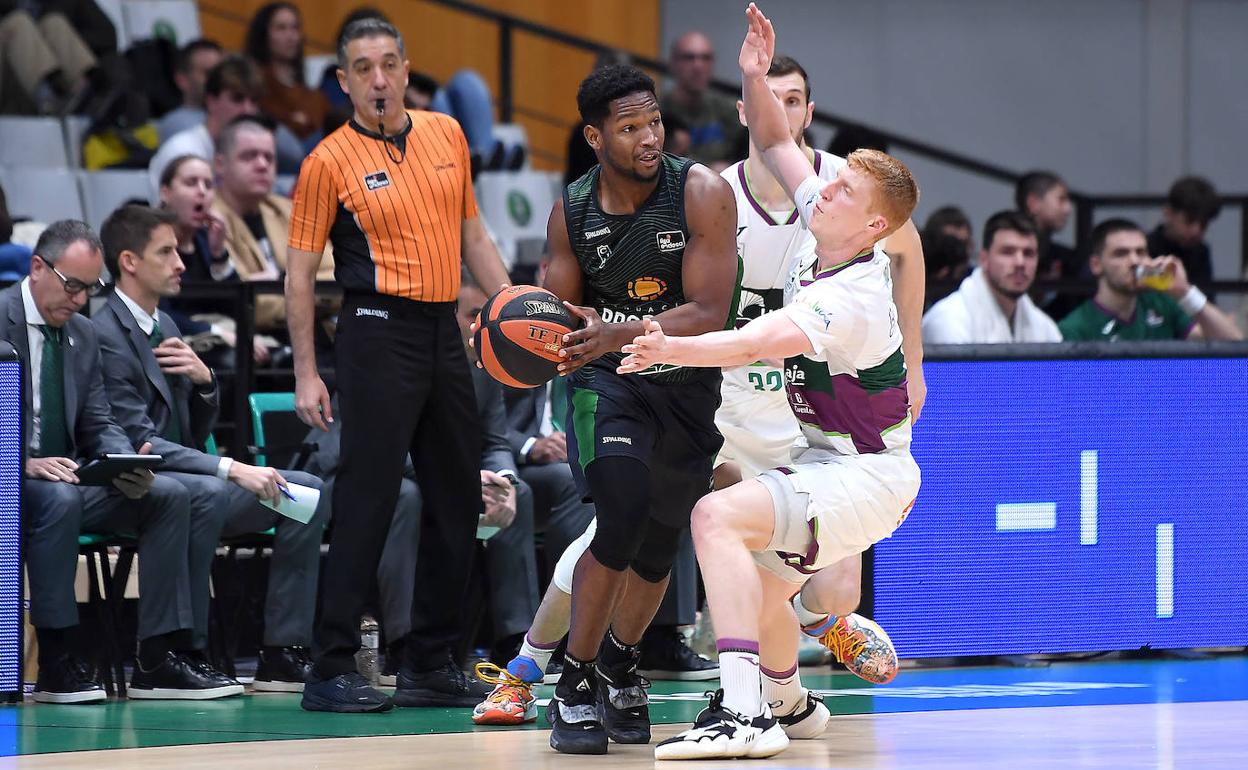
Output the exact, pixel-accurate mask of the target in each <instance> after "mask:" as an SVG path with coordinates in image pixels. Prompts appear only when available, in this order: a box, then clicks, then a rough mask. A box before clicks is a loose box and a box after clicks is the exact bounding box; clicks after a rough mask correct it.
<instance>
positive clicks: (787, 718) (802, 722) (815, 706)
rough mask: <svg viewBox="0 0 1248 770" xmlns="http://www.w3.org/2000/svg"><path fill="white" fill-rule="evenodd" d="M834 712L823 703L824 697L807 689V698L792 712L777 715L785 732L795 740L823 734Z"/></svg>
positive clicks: (803, 739) (808, 738) (811, 738)
mask: <svg viewBox="0 0 1248 770" xmlns="http://www.w3.org/2000/svg"><path fill="white" fill-rule="evenodd" d="M831 718H832V713H831V712H829V711H828V707H827V706H825V705H823V698H820V697H819V696H818V695H815V694H814V693H813V692H811V691H810V690H806V700H804V701H803V702H802V703H801V705H799V706H798V707H797V708H795V709H793V712H792V713H790V714H785V715H783V716H779V715H778V716H776V721H777V722H779V723H780V727H782V728H784V734H785V735H787V736H789V737H790V738H792V739H794V740H799V741H808V740H813V739H815V738H819V737H822V736H823V731H824V730H826V729H827V727H828V720H829V719H831Z"/></svg>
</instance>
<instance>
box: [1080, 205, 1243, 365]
mask: <svg viewBox="0 0 1248 770" xmlns="http://www.w3.org/2000/svg"><path fill="white" fill-rule="evenodd" d="M1089 266H1090V267H1091V269H1092V274H1093V275H1095V276H1096V277H1097V287H1096V296H1095V297H1093V298H1092V299H1090V300H1088V301H1087V302H1085V303H1083V304H1082V305H1080V306H1079V307H1077V308H1075V309H1074V311H1072V312H1071V313H1070V315H1068V316H1066V317H1065V318H1064V319H1062V322H1061V323H1060V324H1058V327H1059V328H1060V329H1061V330H1062V337H1063V338H1065V339H1066V340H1068V341H1087V340H1106V341H1117V340H1176V339H1177V340H1181V339H1201V338H1203V339H1210V340H1242V339H1243V334H1241V333H1240V331H1239V329H1238V328H1237V327H1236V326H1235V323H1234V322H1233V321H1232V320H1231V319H1230V317H1228V316H1227V315H1226V313H1224V312H1222V311H1221V310H1220V309H1219V308H1218V307H1217V306H1216V305H1214V304H1213V303H1212V302H1210V301H1209V300H1208V298H1207V297H1205V295H1204V293H1203V292H1201V290H1200V289H1198V288H1196V287H1195V286H1193V285H1191V283H1189V282H1188V279H1187V271H1186V269H1184V267H1183V263H1182V262H1181V261H1179V260H1178V259H1177V258H1175V257H1174V256H1163V257H1156V258H1153V257H1149V255H1148V241H1147V238H1146V236H1145V235H1144V231H1143V230H1141V229H1140V227H1139V226H1138V225H1136V224H1135V223H1134V222H1131V221H1128V220H1126V219H1110V220H1106V221H1105V222H1102V223H1100V224H1099V225H1097V226H1096V228H1095V229H1094V230H1093V231H1092V244H1091V254H1090V261H1089ZM1142 271H1148V272H1151V271H1155V272H1156V273H1157V275H1155V276H1154V277H1153V278H1152V279H1150V281H1154V282H1155V283H1154V285H1155V287H1156V288H1149V286H1146V285H1145V282H1144V280H1145V279H1144V277H1143V276H1142V275H1141V272H1142ZM1162 287H1164V289H1163V288H1162Z"/></svg>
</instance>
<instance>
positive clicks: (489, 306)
mask: <svg viewBox="0 0 1248 770" xmlns="http://www.w3.org/2000/svg"><path fill="white" fill-rule="evenodd" d="M477 324H478V328H477V332H476V335H475V336H474V337H473V345H474V346H475V348H476V350H477V356H478V357H479V358H480V360H481V366H482V367H484V369H485V371H486V372H488V373H489V375H490V376H491V377H493V378H494V379H496V380H498V381H499V382H501V383H503V384H504V385H510V386H512V387H515V388H535V387H537V386H538V385H543V384H545V383H546V382H548V381H549V380H550V379H551V378H552V377H554V376H555V374H556V373H557V372H556V367H557V366H558V365H559V361H560V358H559V348H560V347H561V346H562V344H563V335H564V334H567V333H568V332H570V331H572V330H573V329H575V328H576V325H577V324H576V319H574V318H573V317H572V315H571V314H570V313H569V312H568V311H567V308H565V307H564V306H563V303H562V302H560V301H559V298H558V297H556V296H555V295H554V294H551V293H550V292H548V291H546V290H545V289H542V288H538V287H537V286H509V287H507V288H506V289H503V290H502V291H500V292H498V293H497V294H495V295H494V296H493V297H490V299H489V300H488V301H487V302H486V303H485V305H484V306H483V307H482V308H481V313H480V315H478V316H477Z"/></svg>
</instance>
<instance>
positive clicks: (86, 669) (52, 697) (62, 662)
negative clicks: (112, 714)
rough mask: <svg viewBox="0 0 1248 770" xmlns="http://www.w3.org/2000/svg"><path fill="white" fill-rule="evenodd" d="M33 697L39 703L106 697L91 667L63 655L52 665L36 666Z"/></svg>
mask: <svg viewBox="0 0 1248 770" xmlns="http://www.w3.org/2000/svg"><path fill="white" fill-rule="evenodd" d="M33 697H34V699H35V700H36V701H38V702H39V703H97V702H99V701H102V700H105V699H106V698H107V697H108V696H107V695H106V694H105V692H104V688H103V687H101V686H100V680H99V679H98V678H97V677H96V674H95V667H94V666H91V665H89V664H87V663H86V662H84V661H82V660H80V659H79V658H76V657H74V656H73V655H69V654H65V655H60V656H58V657H57V659H56V660H54V661H53V662H52V663H51V665H47V666H42V665H41V666H39V679H38V681H37V682H35V691H34V696H33Z"/></svg>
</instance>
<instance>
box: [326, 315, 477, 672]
mask: <svg viewBox="0 0 1248 770" xmlns="http://www.w3.org/2000/svg"><path fill="white" fill-rule="evenodd" d="M335 347H336V354H337V381H338V392H339V411H340V413H341V418H342V421H343V422H342V455H341V459H340V465H339V469H338V476H337V480H336V481H335V483H334V491H333V506H334V514H333V516H334V528H333V534H332V536H331V539H330V545H329V557H328V559H327V561H326V563H325V571H324V583H323V588H322V595H321V615H320V620H319V622H318V624H317V628H316V640H315V643H314V645H313V650H312V651H313V654H314V656H315V659H316V672H317V674H318V675H319V676H320V677H322V678H329V677H333V676H337V675H339V674H344V673H348V672H350V671H354V670H355V660H354V655H355V652H356V650H358V649H359V646H360V616H361V614H362V613H363V611H364V604H365V602H366V601H367V599H368V597H369V593H370V590H371V588H372V585H373V580H374V577H375V575H376V574H377V565H378V563H379V561H380V560H381V552H382V549H383V547H384V546H385V541H386V535H387V533H388V532H389V530H390V521H391V519H392V518H393V517H394V508H395V504H396V503H397V501H398V496H399V484H400V481H401V479H402V477H403V464H404V457H405V454H406V453H409V452H410V453H411V457H412V464H413V465H414V466H415V468H416V479H417V483H418V484H419V485H420V489H421V492H422V494H423V496H424V501H425V507H424V514H423V515H422V517H421V531H420V546H419V549H418V551H417V557H416V563H415V564H413V565H411V567H412V569H413V570H414V571H415V573H416V591H415V594H414V596H413V600H412V630H411V634H410V635H409V637H408V650H407V659H408V661H409V662H410V663H411V664H412V665H414V666H416V667H418V668H425V669H426V670H429V669H434V668H437V667H439V666H441V665H443V664H445V663H446V661H447V659H448V658H447V656H448V654H449V653H450V652H451V651H452V650H453V649H454V647H455V644H456V642H457V640H458V637H459V633H460V626H461V618H462V615H463V600H464V594H465V591H466V588H467V585H468V578H469V574H470V571H471V569H472V555H473V548H474V544H475V541H476V530H477V518H478V516H479V515H480V513H481V510H482V508H481V477H480V472H479V468H480V465H481V428H480V421H479V417H478V415H477V405H476V399H475V396H474V394H473V387H472V375H471V373H470V371H469V369H468V357H467V355H466V353H465V351H464V343H463V339H462V338H461V337H460V333H459V327H458V325H457V324H456V321H455V303H453V302H445V303H422V302H413V301H411V300H406V299H401V298H397V297H392V296H387V295H348V296H347V297H346V299H345V301H344V304H343V308H342V313H341V314H340V316H339V322H338V333H337V338H336V340H335Z"/></svg>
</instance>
